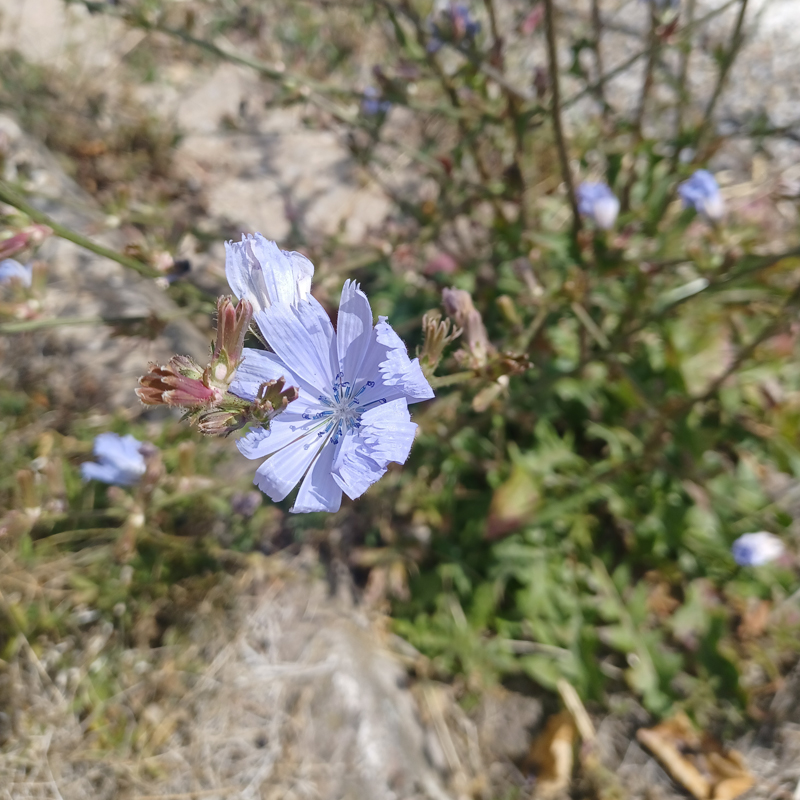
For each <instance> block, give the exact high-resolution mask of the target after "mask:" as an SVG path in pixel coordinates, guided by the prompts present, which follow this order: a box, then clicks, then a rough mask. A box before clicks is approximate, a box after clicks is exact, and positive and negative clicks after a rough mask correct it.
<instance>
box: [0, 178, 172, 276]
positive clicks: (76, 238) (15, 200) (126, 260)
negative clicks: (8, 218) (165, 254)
mask: <svg viewBox="0 0 800 800" xmlns="http://www.w3.org/2000/svg"><path fill="white" fill-rule="evenodd" d="M0 202H3V203H6V204H8V205H10V206H13V207H14V208H16V209H17V210H18V211H21V212H22V213H23V214H25V215H26V216H27V217H30V218H31V219H32V220H33V221H34V222H38V223H40V224H42V225H47V227H48V228H50V229H51V230H52V231H53V233H54V234H55V235H56V236H59V237H60V238H62V239H66V240H67V241H69V242H72V243H73V244H77V245H78V246H79V247H82V248H84V250H89V251H91V252H92V253H95V254H97V255H98V256H103V257H104V258H110V259H111V260H112V261H116V262H117V263H118V264H122V266H123V267H127V268H128V269H132V270H134V271H135V272H138V273H139V274H140V275H144V276H145V277H147V278H155V277H158V275H160V273H159V272H158V271H157V270H155V269H153V267H151V266H149V265H147V264H144V263H143V262H141V261H137V260H136V259H135V258H130V257H129V256H126V255H123V254H122V253H117V252H116V251H115V250H110V249H109V248H108V247H103V245H101V244H97V243H96V242H93V241H92V240H91V239H87V238H86V237H85V236H82V235H81V234H80V233H77V232H75V231H73V230H72V229H70V228H67V227H66V226H64V225H62V224H61V223H59V222H56V221H55V220H54V219H53V218H52V217H50V216H48V215H47V214H45V213H44V212H43V211H39V210H38V209H37V208H34V207H33V206H32V205H31V204H30V203H28V202H27V201H25V200H24V199H23V198H22V197H21V196H20V195H19V194H18V193H17V192H16V190H14V189H12V188H11V186H9V185H8V184H7V183H6V182H5V181H2V180H0Z"/></svg>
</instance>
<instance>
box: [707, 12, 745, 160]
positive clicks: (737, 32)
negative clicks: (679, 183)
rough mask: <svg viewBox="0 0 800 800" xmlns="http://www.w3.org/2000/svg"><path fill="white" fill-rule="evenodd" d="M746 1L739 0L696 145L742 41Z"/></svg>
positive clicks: (710, 119) (711, 118)
mask: <svg viewBox="0 0 800 800" xmlns="http://www.w3.org/2000/svg"><path fill="white" fill-rule="evenodd" d="M747 2H748V0H741V4H740V6H739V15H738V16H737V17H736V24H735V26H734V29H733V34H732V36H731V43H730V46H729V47H728V50H727V52H726V53H725V55H724V56H723V58H722V62H721V64H720V68H719V74H718V75H717V83H716V86H715V87H714V92H713V94H712V95H711V99H710V100H709V101H708V105H707V106H706V110H705V113H704V114H703V121H702V123H701V124H700V128H699V130H698V132H697V136H696V139H695V141H696V143H697V146H698V147H699V146H700V144H701V143H702V141H703V139H704V138H705V137H706V135H707V134H708V131H709V130H710V129H711V123H712V121H713V117H714V110H715V109H716V107H717V103H718V102H719V99H720V97H721V96H722V92H723V90H724V89H725V84H726V83H727V80H728V75H729V74H730V71H731V67H732V66H733V62H734V61H735V60H736V55H737V54H738V52H739V50H740V49H741V46H742V44H743V42H744V35H743V33H742V29H743V27H744V18H745V15H746V13H747Z"/></svg>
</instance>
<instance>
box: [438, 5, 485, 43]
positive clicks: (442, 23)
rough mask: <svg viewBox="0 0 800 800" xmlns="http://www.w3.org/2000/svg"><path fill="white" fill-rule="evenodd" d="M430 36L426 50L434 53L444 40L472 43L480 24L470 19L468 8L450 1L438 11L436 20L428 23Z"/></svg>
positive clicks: (478, 31)
mask: <svg viewBox="0 0 800 800" xmlns="http://www.w3.org/2000/svg"><path fill="white" fill-rule="evenodd" d="M428 27H429V28H430V32H431V38H430V40H429V41H428V47H427V49H428V52H429V53H436V52H437V51H438V50H439V49H440V48H441V47H442V45H443V44H444V42H446V41H452V42H455V43H459V42H463V41H465V42H467V43H469V44H474V42H475V37H476V36H477V35H478V34H479V33H480V30H481V24H480V22H477V21H476V20H474V19H472V17H471V15H470V13H469V9H468V8H467V7H466V6H465V5H464V4H463V3H452V2H451V3H450V5H449V6H448V7H447V8H445V9H443V10H442V11H440V12H439V15H438V19H437V20H435V21H434V20H431V21H430V22H429V23H428Z"/></svg>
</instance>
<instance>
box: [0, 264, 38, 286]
mask: <svg viewBox="0 0 800 800" xmlns="http://www.w3.org/2000/svg"><path fill="white" fill-rule="evenodd" d="M13 280H17V281H19V282H20V283H21V284H22V285H23V286H25V287H26V288H30V285H31V283H32V282H33V269H32V268H31V265H30V264H28V265H27V266H23V265H22V264H20V263H19V261H15V260H14V259H13V258H4V259H3V260H2V261H0V283H10V282H11V281H13Z"/></svg>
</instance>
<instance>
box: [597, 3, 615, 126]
mask: <svg viewBox="0 0 800 800" xmlns="http://www.w3.org/2000/svg"><path fill="white" fill-rule="evenodd" d="M592 33H593V35H592V52H593V53H594V65H595V69H596V71H597V77H598V80H599V79H600V78H601V77H602V75H603V73H604V72H605V70H604V69H603V53H602V51H601V50H600V43H601V41H602V40H603V18H602V17H601V16H600V0H592ZM595 96H596V97H597V102H598V103H599V104H600V107H601V109H602V114H603V117H606V116H608V112H609V111H610V110H611V109H610V106H609V104H608V100H607V99H606V95H605V89H604V84H602V83H596V84H595Z"/></svg>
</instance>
